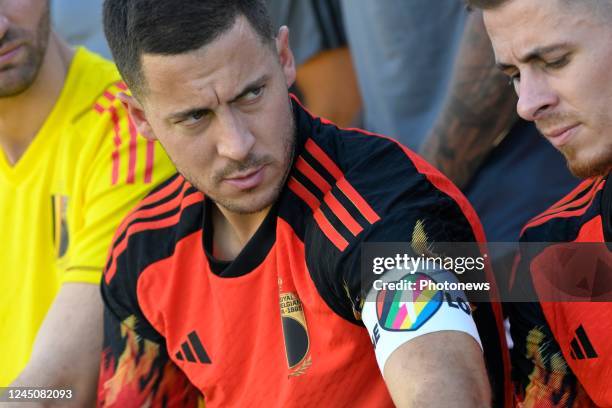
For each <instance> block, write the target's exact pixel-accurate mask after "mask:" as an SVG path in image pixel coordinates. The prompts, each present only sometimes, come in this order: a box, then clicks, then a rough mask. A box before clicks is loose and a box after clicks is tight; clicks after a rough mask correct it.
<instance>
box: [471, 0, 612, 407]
mask: <svg viewBox="0 0 612 408" xmlns="http://www.w3.org/2000/svg"><path fill="white" fill-rule="evenodd" d="M469 3H471V4H472V5H473V6H475V7H478V8H482V9H483V17H484V21H485V25H486V27H487V30H488V33H489V36H490V38H491V42H492V44H493V48H494V51H495V57H496V60H497V65H498V66H499V68H500V69H501V70H502V71H503V72H505V73H506V74H507V75H508V76H509V77H510V78H511V81H512V84H513V85H514V89H515V90H516V93H517V95H518V98H519V99H518V103H517V111H518V113H519V115H520V116H521V117H523V118H524V119H526V120H530V121H534V122H535V124H536V126H537V128H538V129H539V131H540V132H541V133H542V135H543V136H544V137H545V138H546V139H547V140H548V141H549V142H550V143H552V145H553V146H554V147H555V148H557V149H558V150H559V151H560V152H561V153H562V154H563V155H564V156H565V158H566V160H567V163H568V166H569V168H570V170H571V171H572V172H573V173H574V175H576V176H578V177H581V178H583V179H584V182H583V183H581V184H580V185H579V186H578V187H577V188H576V189H575V190H574V191H572V192H571V193H570V194H569V195H568V196H567V197H565V198H563V199H562V200H561V201H559V202H558V203H556V204H555V205H553V206H552V207H551V208H550V209H549V210H547V211H545V212H544V213H543V214H541V215H540V216H538V217H536V218H534V219H533V220H531V221H530V222H529V223H528V224H527V225H526V226H525V227H524V228H523V231H522V236H521V242H523V243H528V242H550V243H561V242H571V243H591V244H592V243H604V242H610V241H612V183H610V181H609V175H610V170H611V169H612V110H611V109H610V104H611V103H612V71H611V70H610V64H612V42H611V41H610V39H611V38H612V26H611V25H610V19H611V18H612V2H610V1H609V0H581V1H569V0H549V1H544V2H534V1H530V0H506V1H504V0H488V1H487V0H471V1H469ZM544 188H546V186H544ZM555 247H556V248H561V250H562V249H563V248H564V246H562V245H556V246H555V245H552V244H551V245H549V247H547V248H546V250H541V251H538V252H537V253H527V252H526V251H522V253H521V254H520V258H519V259H520V263H519V264H518V267H517V269H516V272H515V277H514V285H515V286H516V287H517V288H520V290H527V291H528V292H526V293H530V292H532V291H534V289H535V293H536V294H537V295H538V299H539V300H540V302H539V303H516V304H514V305H512V307H511V308H510V323H511V331H512V337H513V340H514V344H515V346H514V349H513V355H512V360H513V369H514V378H515V379H516V389H517V397H518V399H519V400H520V401H522V402H523V403H524V404H525V406H552V405H554V406H567V407H569V406H576V407H582V406H593V405H597V406H611V405H612V386H611V384H610V375H609V373H610V367H611V366H612V341H610V331H611V330H612V308H611V307H610V303H609V302H571V303H570V302H559V301H554V299H553V301H551V299H549V298H547V297H546V295H547V293H548V292H545V291H543V289H542V288H543V286H541V285H540V282H541V281H542V277H543V276H545V274H546V271H547V265H548V264H549V262H548V261H550V260H551V259H552V258H550V254H551V250H554V249H555ZM525 248H526V246H525ZM565 248H568V246H567V245H566V246H565ZM574 248H576V246H575V247H574ZM586 248H588V246H587V245H583V247H582V251H585V250H586ZM601 248H605V247H604V246H603V245H601ZM530 252H531V251H530ZM553 253H554V252H553ZM595 254H597V256H598V257H599V256H601V257H600V258H597V262H591V261H588V260H587V259H586V258H582V257H581V256H580V255H581V254H580V251H575V252H571V253H570V252H567V250H566V251H565V253H564V259H565V262H563V263H562V264H561V265H560V267H559V269H558V270H556V271H555V274H556V275H561V276H563V275H564V276H566V277H583V276H590V278H589V279H586V280H584V281H582V279H578V278H576V279H575V280H576V282H579V285H580V289H581V290H586V291H587V292H588V293H590V294H593V295H594V294H595V293H596V292H597V291H598V290H600V289H602V287H596V286H597V284H595V283H593V282H594V281H593V280H595V281H597V277H598V276H599V277H603V279H604V281H603V282H604V283H605V282H607V281H609V275H610V272H611V271H612V267H611V266H610V265H612V262H611V259H610V254H609V252H608V250H607V249H606V250H604V251H600V252H597V253H593V255H595ZM574 258H575V259H583V260H584V261H582V262H579V263H578V264H576V262H572V260H573V259H574ZM591 267H592V269H591ZM600 282H601V281H600ZM543 297H544V298H543ZM587 298H590V297H588V296H587Z"/></svg>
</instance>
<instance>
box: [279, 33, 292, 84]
mask: <svg viewBox="0 0 612 408" xmlns="http://www.w3.org/2000/svg"><path fill="white" fill-rule="evenodd" d="M276 52H277V54H278V58H279V61H280V64H281V67H282V69H283V73H284V74H285V79H286V82H287V88H289V87H291V85H293V83H294V82H295V58H294V57H293V52H292V51H291V48H290V47H289V29H288V28H287V26H282V27H281V28H280V29H279V30H278V35H277V36H276Z"/></svg>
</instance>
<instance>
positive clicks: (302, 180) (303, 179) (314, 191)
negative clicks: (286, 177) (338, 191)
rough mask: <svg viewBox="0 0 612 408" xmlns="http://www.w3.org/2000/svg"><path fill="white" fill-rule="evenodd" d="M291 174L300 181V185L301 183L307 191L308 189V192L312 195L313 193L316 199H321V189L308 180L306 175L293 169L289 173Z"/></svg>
mask: <svg viewBox="0 0 612 408" xmlns="http://www.w3.org/2000/svg"><path fill="white" fill-rule="evenodd" d="M291 175H292V176H293V177H294V178H295V179H296V180H297V181H299V182H300V184H301V185H303V186H304V187H306V189H307V190H308V191H310V193H311V194H312V195H314V196H315V197H317V200H319V201H320V202H322V201H323V192H322V191H321V190H319V188H318V187H317V186H315V184H314V183H313V182H312V181H310V179H309V178H308V177H306V176H305V175H304V174H302V173H301V172H299V171H297V170H296V171H293V172H292V173H291Z"/></svg>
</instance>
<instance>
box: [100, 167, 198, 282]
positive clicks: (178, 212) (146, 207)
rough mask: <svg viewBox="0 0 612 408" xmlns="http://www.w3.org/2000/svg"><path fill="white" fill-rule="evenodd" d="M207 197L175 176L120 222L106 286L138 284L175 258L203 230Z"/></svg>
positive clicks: (109, 263) (109, 259)
mask: <svg viewBox="0 0 612 408" xmlns="http://www.w3.org/2000/svg"><path fill="white" fill-rule="evenodd" d="M203 201H204V195H203V194H202V193H201V192H199V191H198V190H197V189H196V188H194V187H193V186H192V185H191V184H190V183H189V182H187V181H186V180H185V179H184V178H183V177H182V176H181V175H179V174H175V175H174V176H172V177H170V178H169V179H168V180H166V181H165V182H163V183H162V184H160V185H159V186H157V187H156V188H155V189H153V190H152V191H151V192H150V193H149V194H148V195H147V196H146V197H145V198H144V199H143V200H142V201H141V202H140V203H139V204H138V205H137V206H136V208H135V209H134V210H132V211H131V212H130V213H129V214H128V215H127V217H125V219H124V220H123V221H122V222H121V224H120V226H119V228H118V229H117V232H116V233H115V237H114V238H113V242H112V245H111V248H110V251H109V256H108V259H107V262H106V266H105V271H104V283H105V284H106V285H110V284H111V282H112V281H113V280H119V281H121V280H123V279H128V280H130V281H135V280H136V279H138V276H139V275H140V274H141V273H142V272H143V271H144V270H145V269H146V268H147V267H148V266H150V265H152V264H154V263H156V262H158V261H160V260H162V259H166V258H168V257H171V256H172V255H173V254H174V251H175V247H176V245H177V243H178V242H180V241H181V240H182V239H183V238H185V237H186V236H188V235H190V234H192V233H194V232H196V231H198V230H200V229H201V227H202V225H201V220H202V211H203V205H202V204H203Z"/></svg>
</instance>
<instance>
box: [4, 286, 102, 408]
mask: <svg viewBox="0 0 612 408" xmlns="http://www.w3.org/2000/svg"><path fill="white" fill-rule="evenodd" d="M102 316H103V306H102V300H101V298H100V287H99V286H98V285H92V284H89V283H65V284H63V285H62V288H61V289H60V291H59V293H58V295H57V297H56V298H55V301H54V302H53V305H52V306H51V308H50V309H49V311H48V312H47V316H46V317H45V320H44V322H43V324H42V326H41V327H40V330H39V332H38V334H37V336H36V341H35V342H34V348H33V350H32V356H31V358H30V362H29V363H28V365H27V366H26V368H25V370H24V371H23V372H22V373H21V375H20V376H19V377H18V378H17V380H15V382H13V384H11V387H45V388H55V389H71V390H72V393H73V396H74V397H73V398H72V400H70V401H69V402H68V401H66V400H57V401H55V404H57V405H58V406H59V405H61V406H62V407H71V406H72V407H88V406H90V407H93V406H95V401H96V387H97V379H98V372H99V367H100V354H101V351H102ZM53 404H54V401H52V400H49V401H45V402H44V404H43V403H41V404H40V405H38V406H41V407H42V406H53ZM17 405H19V406H22V405H23V404H17ZM30 406H36V405H30Z"/></svg>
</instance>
